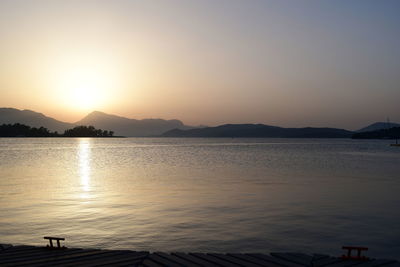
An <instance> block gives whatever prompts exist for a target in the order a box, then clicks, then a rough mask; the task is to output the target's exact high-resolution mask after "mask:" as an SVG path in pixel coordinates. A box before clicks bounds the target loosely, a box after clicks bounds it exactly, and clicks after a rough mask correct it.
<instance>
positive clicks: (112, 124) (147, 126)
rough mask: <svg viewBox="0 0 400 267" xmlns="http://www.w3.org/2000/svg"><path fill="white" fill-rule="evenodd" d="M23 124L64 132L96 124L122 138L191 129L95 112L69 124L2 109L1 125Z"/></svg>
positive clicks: (170, 122)
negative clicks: (80, 126) (76, 127)
mask: <svg viewBox="0 0 400 267" xmlns="http://www.w3.org/2000/svg"><path fill="white" fill-rule="evenodd" d="M13 123H21V124H25V125H29V126H31V127H41V126H43V127H45V128H47V129H49V130H50V131H57V132H59V133H62V132H64V131H65V130H67V129H70V128H73V127H75V126H79V125H92V126H94V127H96V128H98V129H102V130H109V131H114V134H115V135H117V136H118V135H119V136H160V135H161V134H162V133H164V132H166V131H169V130H171V129H191V128H193V127H190V126H186V125H184V124H183V123H182V122H181V121H179V120H163V119H144V120H135V119H128V118H124V117H119V116H115V115H110V114H106V113H103V112H99V111H94V112H92V113H90V114H89V115H87V116H86V117H85V118H83V119H82V120H80V121H78V122H75V123H67V122H62V121H58V120H56V119H53V118H50V117H47V116H45V115H43V114H42V113H38V112H34V111H31V110H19V109H15V108H0V125H1V124H13Z"/></svg>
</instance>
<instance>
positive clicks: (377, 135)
mask: <svg viewBox="0 0 400 267" xmlns="http://www.w3.org/2000/svg"><path fill="white" fill-rule="evenodd" d="M352 138H353V139H399V138H400V127H392V128H390V129H381V130H376V131H369V132H361V133H355V134H353V136H352Z"/></svg>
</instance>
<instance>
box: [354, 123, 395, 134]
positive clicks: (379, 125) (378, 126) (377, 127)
mask: <svg viewBox="0 0 400 267" xmlns="http://www.w3.org/2000/svg"><path fill="white" fill-rule="evenodd" d="M393 127H400V124H398V123H393V122H375V123H372V124H370V125H368V126H367V127H364V128H361V129H360V130H357V131H356V132H358V133H362V132H371V131H376V130H382V129H389V128H393Z"/></svg>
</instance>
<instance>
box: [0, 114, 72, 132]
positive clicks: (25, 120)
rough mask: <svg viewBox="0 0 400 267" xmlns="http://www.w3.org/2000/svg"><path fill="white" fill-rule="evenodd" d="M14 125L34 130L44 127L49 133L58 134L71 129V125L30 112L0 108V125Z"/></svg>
mask: <svg viewBox="0 0 400 267" xmlns="http://www.w3.org/2000/svg"><path fill="white" fill-rule="evenodd" d="M14 123H21V124H25V125H29V126H31V127H36V128H39V127H45V128H47V129H49V130H50V131H53V132H54V131H57V132H59V133H62V132H64V130H66V129H68V128H72V127H73V124H71V123H67V122H62V121H58V120H55V119H53V118H50V117H47V116H45V115H43V114H42V113H38V112H34V111H32V110H19V109H15V108H0V125H1V124H14Z"/></svg>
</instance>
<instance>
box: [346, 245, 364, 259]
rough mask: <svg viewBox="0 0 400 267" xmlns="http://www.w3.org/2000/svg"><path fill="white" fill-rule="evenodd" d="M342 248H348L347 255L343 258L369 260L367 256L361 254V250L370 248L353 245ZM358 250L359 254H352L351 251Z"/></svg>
mask: <svg viewBox="0 0 400 267" xmlns="http://www.w3.org/2000/svg"><path fill="white" fill-rule="evenodd" d="M342 249H347V255H342V259H345V260H368V258H367V257H365V256H361V251H363V250H368V248H366V247H351V246H344V247H342ZM352 250H357V256H352V255H351V251H352Z"/></svg>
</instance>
